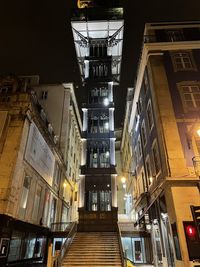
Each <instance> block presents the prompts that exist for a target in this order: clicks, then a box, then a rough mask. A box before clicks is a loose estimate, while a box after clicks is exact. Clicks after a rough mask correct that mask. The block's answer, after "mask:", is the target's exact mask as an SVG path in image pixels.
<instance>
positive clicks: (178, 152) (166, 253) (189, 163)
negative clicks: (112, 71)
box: [128, 22, 200, 266]
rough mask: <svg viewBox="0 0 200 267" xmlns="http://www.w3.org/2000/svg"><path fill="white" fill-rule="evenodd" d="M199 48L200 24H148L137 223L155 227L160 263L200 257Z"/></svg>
mask: <svg viewBox="0 0 200 267" xmlns="http://www.w3.org/2000/svg"><path fill="white" fill-rule="evenodd" d="M199 49H200V25H199V24H198V23H193V22H188V23H151V24H147V25H146V27H145V32H144V44H143V47H142V54H141V59H140V63H139V68H138V73H137V81H136V84H135V88H134V89H135V93H134V98H133V102H132V109H131V114H130V120H129V127H128V130H129V138H130V141H131V144H132V150H133V159H132V161H133V163H134V165H133V166H134V170H133V171H134V172H135V178H134V179H133V182H134V194H133V198H134V199H135V202H134V208H135V213H136V219H135V225H137V227H139V228H140V229H144V230H147V231H149V232H150V233H151V240H152V248H153V256H154V258H153V263H154V265H155V266H195V265H196V264H197V263H195V260H197V261H198V260H199V258H200V253H199V241H198V236H197V229H196V228H195V226H194V222H193V216H192V212H191V206H196V207H198V206H199V205H200V195H199V136H198V129H199V127H200V118H199V94H200V87H199V82H200V80H199V77H200V76H199V74H200V61H199V58H200V57H199V53H200V52H199V51H200V50H199ZM191 233H192V235H191Z"/></svg>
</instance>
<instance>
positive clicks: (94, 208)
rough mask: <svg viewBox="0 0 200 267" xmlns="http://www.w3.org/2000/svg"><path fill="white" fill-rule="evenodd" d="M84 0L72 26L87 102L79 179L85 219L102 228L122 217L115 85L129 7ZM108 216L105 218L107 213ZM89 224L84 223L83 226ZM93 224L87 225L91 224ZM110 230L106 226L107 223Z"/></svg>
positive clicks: (83, 109)
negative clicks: (117, 182) (119, 215)
mask: <svg viewBox="0 0 200 267" xmlns="http://www.w3.org/2000/svg"><path fill="white" fill-rule="evenodd" d="M100 2H101V1H81V0H79V1H78V6H79V7H81V6H82V7H84V8H79V9H75V10H74V13H73V17H72V22H71V24H72V32H73V37H74V43H75V48H76V55H77V60H78V64H79V68H80V73H81V78H82V82H83V86H84V87H85V88H86V91H87V103H84V104H82V111H83V129H82V140H83V151H82V162H81V175H80V184H79V224H82V230H86V228H87V227H89V228H90V229H91V230H92V229H94V230H95V229H97V228H98V225H99V228H98V229H99V230H100V229H101V228H102V227H101V226H102V225H103V224H104V225H107V226H106V227H107V229H108V228H109V227H108V222H109V221H110V222H111V221H113V222H114V221H115V222H116V221H117V196H116V193H117V188H116V170H115V164H116V163H115V135H114V102H113V88H114V85H116V84H119V81H120V67H121V55H122V43H123V24H124V21H123V9H122V8H120V7H118V6H116V4H115V3H114V2H115V1H103V6H102V4H99V3H100ZM102 218H103V219H104V221H103V220H101V219H102ZM83 225H84V226H83ZM86 226H87V227H86ZM104 230H105V229H104Z"/></svg>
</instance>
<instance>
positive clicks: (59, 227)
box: [51, 222, 72, 232]
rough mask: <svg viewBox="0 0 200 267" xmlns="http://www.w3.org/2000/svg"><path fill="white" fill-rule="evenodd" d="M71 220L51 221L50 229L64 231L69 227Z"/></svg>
mask: <svg viewBox="0 0 200 267" xmlns="http://www.w3.org/2000/svg"><path fill="white" fill-rule="evenodd" d="M71 225H72V222H59V223H52V224H51V231H53V232H55V231H66V230H68V229H70V228H71V227H70V226H71Z"/></svg>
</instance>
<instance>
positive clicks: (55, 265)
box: [52, 222, 77, 267]
mask: <svg viewBox="0 0 200 267" xmlns="http://www.w3.org/2000/svg"><path fill="white" fill-rule="evenodd" d="M76 232H77V223H76V222H73V223H72V224H71V229H70V231H69V233H68V235H67V237H66V240H65V242H64V244H63V245H62V247H61V250H60V252H59V253H58V254H57V255H55V256H54V257H53V259H52V267H61V266H62V262H63V259H64V257H65V255H66V253H67V251H68V250H69V247H70V245H71V243H72V241H73V239H74V236H75V234H76Z"/></svg>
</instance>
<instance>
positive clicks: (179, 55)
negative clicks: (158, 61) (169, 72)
mask: <svg viewBox="0 0 200 267" xmlns="http://www.w3.org/2000/svg"><path fill="white" fill-rule="evenodd" d="M171 59H172V63H173V66H174V71H183V70H196V67H195V64H194V59H193V56H192V52H191V51H183V52H181V51H180V52H172V53H171Z"/></svg>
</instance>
